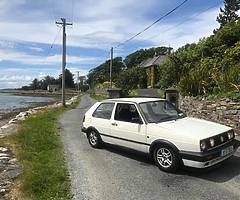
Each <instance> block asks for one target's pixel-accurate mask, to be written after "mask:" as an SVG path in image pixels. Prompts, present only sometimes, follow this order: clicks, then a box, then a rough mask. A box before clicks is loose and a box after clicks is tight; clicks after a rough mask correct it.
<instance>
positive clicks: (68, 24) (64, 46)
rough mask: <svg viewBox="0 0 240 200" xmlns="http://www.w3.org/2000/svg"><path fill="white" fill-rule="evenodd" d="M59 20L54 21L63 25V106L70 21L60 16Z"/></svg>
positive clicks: (63, 102) (63, 103) (63, 101)
mask: <svg viewBox="0 0 240 200" xmlns="http://www.w3.org/2000/svg"><path fill="white" fill-rule="evenodd" d="M61 20H62V21H61V22H56V24H60V25H62V27H63V38H62V105H63V106H65V105H66V104H65V67H66V26H72V23H66V19H65V18H61Z"/></svg>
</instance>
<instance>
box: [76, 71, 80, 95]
mask: <svg viewBox="0 0 240 200" xmlns="http://www.w3.org/2000/svg"><path fill="white" fill-rule="evenodd" d="M79 84H80V79H79V71H78V72H77V90H78V95H79Z"/></svg>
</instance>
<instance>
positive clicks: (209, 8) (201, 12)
mask: <svg viewBox="0 0 240 200" xmlns="http://www.w3.org/2000/svg"><path fill="white" fill-rule="evenodd" d="M218 5H219V3H218V4H215V5H214V6H210V7H208V8H207V9H204V10H201V11H200V12H198V13H196V14H195V15H193V16H192V17H189V18H187V19H186V20H184V21H182V22H180V23H178V24H176V25H174V26H172V27H170V28H168V29H165V30H163V31H161V32H167V31H170V30H172V29H175V28H176V27H179V26H180V25H182V24H184V23H186V22H188V21H190V20H191V19H193V18H195V17H197V16H199V15H201V14H203V13H205V12H207V11H209V10H211V9H212V8H215V7H217V6H218ZM159 36H160V35H159V34H158V35H154V36H152V37H150V38H148V39H154V38H157V37H159Z"/></svg>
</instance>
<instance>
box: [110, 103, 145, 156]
mask: <svg viewBox="0 0 240 200" xmlns="http://www.w3.org/2000/svg"><path fill="white" fill-rule="evenodd" d="M111 136H112V138H114V140H113V142H114V143H115V144H117V145H121V146H126V147H128V148H132V149H135V150H138V151H143V152H146V151H147V144H146V124H145V123H144V121H143V119H142V117H141V115H140V113H139V110H138V108H137V106H136V105H135V104H133V103H117V104H116V106H115V112H114V116H112V120H111Z"/></svg>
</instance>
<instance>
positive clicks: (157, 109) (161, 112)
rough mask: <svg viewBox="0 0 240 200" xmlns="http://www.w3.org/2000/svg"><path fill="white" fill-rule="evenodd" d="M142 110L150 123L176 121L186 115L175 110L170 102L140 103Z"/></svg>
mask: <svg viewBox="0 0 240 200" xmlns="http://www.w3.org/2000/svg"><path fill="white" fill-rule="evenodd" d="M140 108H141V109H142V111H143V114H144V116H145V117H146V119H147V121H148V122H150V123H158V122H161V121H168V120H176V119H179V118H183V117H185V116H186V115H185V114H184V113H183V112H182V111H180V110H179V109H177V108H175V107H174V106H173V105H172V104H171V103H169V102H168V101H152V102H144V103H140Z"/></svg>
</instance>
